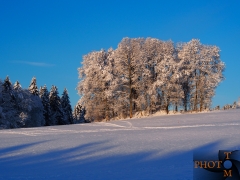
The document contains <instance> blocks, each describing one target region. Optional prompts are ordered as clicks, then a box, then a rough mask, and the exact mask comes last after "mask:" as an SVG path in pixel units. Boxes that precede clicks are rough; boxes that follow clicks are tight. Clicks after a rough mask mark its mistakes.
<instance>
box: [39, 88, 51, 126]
mask: <svg viewBox="0 0 240 180" xmlns="http://www.w3.org/2000/svg"><path fill="white" fill-rule="evenodd" d="M39 97H40V98H41V100H42V105H43V116H44V119H45V125H46V126H50V125H51V109H50V101H49V92H48V90H47V87H46V85H44V86H43V87H41V88H40V92H39Z"/></svg>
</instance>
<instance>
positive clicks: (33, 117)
mask: <svg viewBox="0 0 240 180" xmlns="http://www.w3.org/2000/svg"><path fill="white" fill-rule="evenodd" d="M28 91H29V92H30V93H31V96H30V98H31V102H32V103H31V104H29V109H30V112H29V116H30V118H29V120H28V121H27V122H26V127H38V126H43V125H45V119H44V116H43V111H44V109H43V104H42V101H41V98H40V97H39V91H38V89H37V81H36V78H35V77H33V78H32V81H31V83H30V85H29V88H28Z"/></svg>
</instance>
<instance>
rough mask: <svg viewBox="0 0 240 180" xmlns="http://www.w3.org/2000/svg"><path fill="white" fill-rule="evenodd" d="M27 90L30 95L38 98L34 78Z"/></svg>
mask: <svg viewBox="0 0 240 180" xmlns="http://www.w3.org/2000/svg"><path fill="white" fill-rule="evenodd" d="M28 90H29V92H30V93H31V94H33V95H36V96H38V94H39V92H38V87H37V80H36V78H35V77H33V78H32V81H31V83H30V85H29V87H28Z"/></svg>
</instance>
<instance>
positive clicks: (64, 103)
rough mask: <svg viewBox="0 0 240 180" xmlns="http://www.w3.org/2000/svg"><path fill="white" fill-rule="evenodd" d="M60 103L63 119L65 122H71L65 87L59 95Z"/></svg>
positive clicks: (70, 110)
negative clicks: (60, 95)
mask: <svg viewBox="0 0 240 180" xmlns="http://www.w3.org/2000/svg"><path fill="white" fill-rule="evenodd" d="M61 105H62V110H63V120H64V123H65V124H69V123H70V124H73V117H72V107H71V105H70V100H69V96H68V91H67V89H66V88H65V89H64V91H63V94H62V97H61Z"/></svg>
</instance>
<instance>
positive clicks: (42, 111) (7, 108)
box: [0, 76, 85, 129]
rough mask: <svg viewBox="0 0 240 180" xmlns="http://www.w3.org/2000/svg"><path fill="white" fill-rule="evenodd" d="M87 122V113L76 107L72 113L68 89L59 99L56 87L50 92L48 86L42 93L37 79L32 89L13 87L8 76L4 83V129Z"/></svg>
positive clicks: (0, 108) (0, 119)
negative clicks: (85, 116) (85, 117)
mask: <svg viewBox="0 0 240 180" xmlns="http://www.w3.org/2000/svg"><path fill="white" fill-rule="evenodd" d="M83 122H85V119H84V109H83V108H82V107H81V106H80V105H76V106H75V109H74V112H72V107H71V105H70V100H69V96H68V92H67V89H64V91H63V94H62V96H61V97H59V94H58V89H57V87H56V86H52V87H51V90H50V92H48V90H47V87H46V86H43V87H40V89H38V87H37V82H36V78H35V77H34V78H32V81H31V83H30V85H29V88H28V89H23V88H22V87H21V85H20V83H19V82H18V81H17V82H16V83H15V84H14V85H12V83H11V81H10V79H9V77H8V76H7V77H6V79H5V80H4V82H2V81H1V80H0V129H7V128H21V127H39V126H52V125H65V124H74V123H83Z"/></svg>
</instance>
